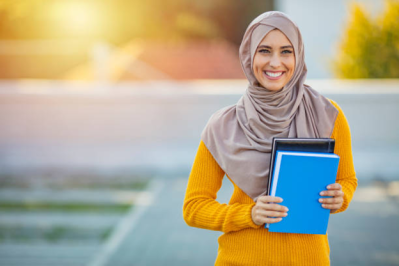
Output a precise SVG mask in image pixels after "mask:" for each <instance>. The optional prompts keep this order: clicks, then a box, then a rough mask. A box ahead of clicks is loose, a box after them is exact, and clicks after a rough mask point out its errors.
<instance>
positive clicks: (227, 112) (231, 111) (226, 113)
mask: <svg viewBox="0 0 399 266" xmlns="http://www.w3.org/2000/svg"><path fill="white" fill-rule="evenodd" d="M235 110H236V104H233V105H229V106H225V107H223V108H221V109H219V110H217V111H216V112H214V113H213V114H212V115H211V117H210V118H209V121H208V124H214V123H219V122H220V120H223V119H226V118H228V117H230V116H234V115H235Z"/></svg>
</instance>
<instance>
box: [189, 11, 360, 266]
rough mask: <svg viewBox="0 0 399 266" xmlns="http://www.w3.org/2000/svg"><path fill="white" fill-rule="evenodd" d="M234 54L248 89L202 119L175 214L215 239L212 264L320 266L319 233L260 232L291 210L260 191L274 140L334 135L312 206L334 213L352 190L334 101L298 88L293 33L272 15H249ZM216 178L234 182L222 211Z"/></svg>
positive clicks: (322, 243)
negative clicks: (327, 176) (335, 163)
mask: <svg viewBox="0 0 399 266" xmlns="http://www.w3.org/2000/svg"><path fill="white" fill-rule="evenodd" d="M239 55H240V61H241V66H242V69H243V71H244V74H245V75H246V77H247V79H248V88H247V90H246V92H245V93H244V95H243V96H242V97H241V99H240V100H239V101H238V102H237V104H235V105H232V106H227V107H225V108H223V109H221V110H219V111H217V112H216V113H214V114H213V115H212V117H211V118H210V119H209V122H208V124H207V125H206V127H205V129H204V131H203V133H202V136H201V142H200V146H199V148H198V151H197V156H196V158H195V161H194V164H193V168H192V170H191V174H190V178H189V181H188V185H187V191H186V197H185V199H184V206H183V217H184V219H185V221H186V223H187V224H188V225H190V226H195V227H199V228H206V229H210V230H220V231H222V232H223V233H224V234H223V235H222V236H221V237H220V238H219V241H218V242H219V249H218V257H217V259H216V263H215V264H216V265H254V266H255V265H306V266H308V265H318V266H320V265H330V255H329V253H330V250H329V245H328V239H327V235H314V234H313V235H312V234H291V233H290V234H288V233H274V232H269V230H268V229H266V228H264V224H265V223H279V222H281V221H283V220H284V219H286V217H290V214H289V212H288V208H291V206H289V205H286V206H284V202H283V199H282V198H279V197H274V196H268V195H265V194H266V191H267V184H268V180H267V179H268V174H269V171H270V153H271V146H272V140H273V138H274V137H280V138H334V139H335V153H336V154H337V155H338V156H340V158H341V160H340V162H339V170H338V174H337V177H336V183H334V184H329V185H328V186H327V187H326V188H325V190H324V191H320V195H325V196H330V197H331V198H328V199H320V200H319V202H320V208H325V209H328V210H329V211H330V212H331V213H337V212H342V211H344V210H345V209H346V208H347V207H348V205H349V202H350V200H351V198H352V196H353V193H354V191H355V189H356V186H357V179H356V176H355V171H354V167H353V160H352V152H351V139H350V132H349V126H348V123H347V121H346V118H345V116H344V114H343V112H342V110H341V109H340V107H339V106H338V105H337V104H336V103H334V102H332V101H330V100H329V99H327V98H325V97H324V96H322V95H321V94H320V93H318V92H317V91H316V90H314V89H312V88H311V87H310V86H308V85H306V84H304V82H305V79H306V74H307V68H306V64H305V54H304V44H303V42H302V36H301V33H300V31H299V29H298V27H297V25H296V24H295V23H294V22H293V21H292V20H291V19H289V18H288V17H287V16H286V15H285V14H283V13H281V12H276V11H273V12H266V13H264V14H262V15H260V16H259V17H257V18H255V19H254V20H253V22H252V23H251V24H250V25H249V26H248V28H247V30H246V31H245V33H244V37H243V41H242V43H241V46H240V49H239ZM224 175H226V176H227V177H228V178H229V180H230V181H231V182H232V183H233V184H234V192H233V195H232V196H231V199H230V201H229V204H220V203H218V202H217V201H216V197H217V192H218V190H219V189H220V187H221V185H222V179H223V177H224ZM295 178H296V177H295ZM320 178H323V177H320ZM297 200H298V201H301V198H298V199H297Z"/></svg>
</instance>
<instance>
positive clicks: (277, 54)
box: [253, 29, 295, 91]
mask: <svg viewBox="0 0 399 266" xmlns="http://www.w3.org/2000/svg"><path fill="white" fill-rule="evenodd" d="M294 70H295V54H294V47H293V46H292V44H291V42H290V41H289V40H288V38H287V37H286V36H285V35H284V33H282V32H281V31H280V30H277V29H276V30H272V31H270V32H269V33H268V34H266V36H265V37H264V38H263V40H262V41H261V42H260V44H259V45H258V48H257V49H256V52H255V56H254V62H253V71H254V74H255V77H256V79H257V80H258V82H259V83H260V85H261V86H262V87H264V88H266V89H268V90H270V91H278V90H280V89H282V88H283V87H284V86H285V85H286V84H287V83H288V81H289V80H290V79H291V77H292V75H293V74H294Z"/></svg>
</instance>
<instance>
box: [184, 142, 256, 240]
mask: <svg viewBox="0 0 399 266" xmlns="http://www.w3.org/2000/svg"><path fill="white" fill-rule="evenodd" d="M224 174H225V173H224V171H223V170H222V169H221V168H220V166H219V165H218V163H217V162H216V161H215V159H214V158H213V156H212V154H211V153H210V152H209V150H208V149H207V148H206V146H205V144H204V143H203V142H202V141H201V143H200V145H199V148H198V151H197V155H196V157H195V161H194V164H193V167H192V170H191V174H190V178H189V180H188V184H187V190H186V196H185V199H184V204H183V217H184V220H185V221H186V223H187V224H188V225H189V226H194V227H199V228H204V229H210V230H217V231H223V232H225V233H228V232H232V231H238V230H241V229H245V228H259V227H260V226H257V225H256V224H254V223H253V221H252V218H251V210H252V207H253V206H254V205H255V203H254V202H252V203H234V204H220V203H219V202H217V201H216V194H217V192H218V191H219V189H220V187H221V186H222V180H223V177H224Z"/></svg>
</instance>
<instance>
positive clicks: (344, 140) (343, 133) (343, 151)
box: [331, 101, 357, 213]
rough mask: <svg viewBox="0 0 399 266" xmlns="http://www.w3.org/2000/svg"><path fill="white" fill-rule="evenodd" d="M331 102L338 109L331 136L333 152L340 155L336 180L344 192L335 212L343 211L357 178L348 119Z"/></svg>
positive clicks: (351, 194)
mask: <svg viewBox="0 0 399 266" xmlns="http://www.w3.org/2000/svg"><path fill="white" fill-rule="evenodd" d="M331 103H332V104H333V105H334V106H335V107H336V108H337V109H338V111H339V113H338V117H337V119H336V121H335V125H334V130H333V133H332V136H331V137H332V138H333V139H335V153H336V154H337V155H338V156H339V157H340V161H339V165H338V173H337V180H336V182H337V183H339V184H341V186H342V191H343V192H344V194H345V195H344V203H343V205H342V207H341V208H340V209H339V210H338V211H336V212H335V213H339V212H343V211H345V210H346V209H347V208H348V206H349V203H350V201H351V200H352V197H353V194H354V192H355V190H356V187H357V178H356V173H355V168H354V165H353V157H352V144H351V133H350V129H349V124H348V121H347V119H346V117H345V115H344V113H343V112H342V110H341V108H340V107H339V106H338V104H337V103H335V102H334V101H331Z"/></svg>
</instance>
